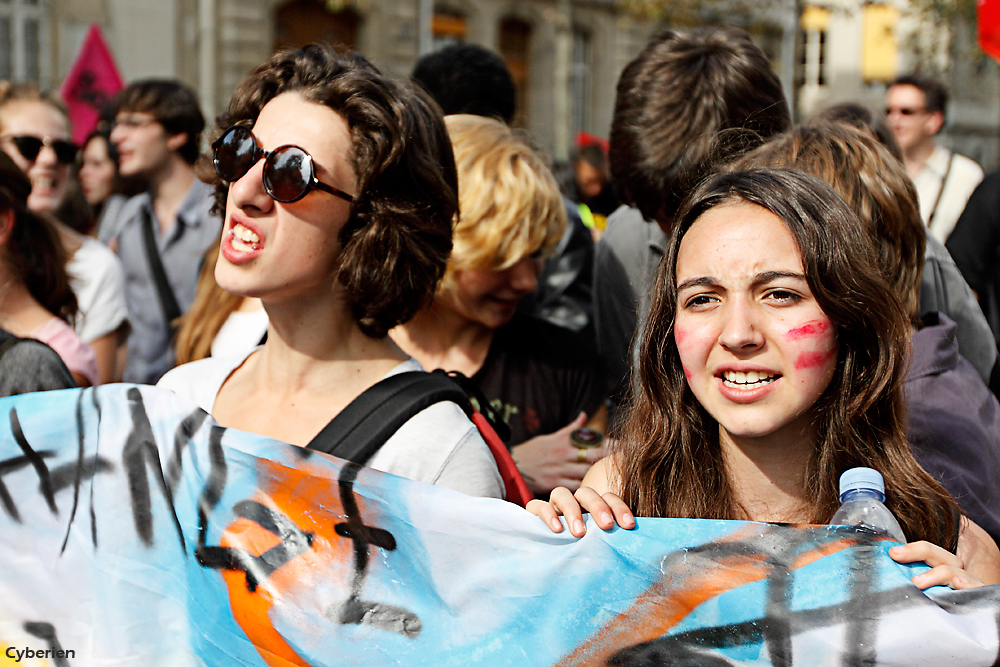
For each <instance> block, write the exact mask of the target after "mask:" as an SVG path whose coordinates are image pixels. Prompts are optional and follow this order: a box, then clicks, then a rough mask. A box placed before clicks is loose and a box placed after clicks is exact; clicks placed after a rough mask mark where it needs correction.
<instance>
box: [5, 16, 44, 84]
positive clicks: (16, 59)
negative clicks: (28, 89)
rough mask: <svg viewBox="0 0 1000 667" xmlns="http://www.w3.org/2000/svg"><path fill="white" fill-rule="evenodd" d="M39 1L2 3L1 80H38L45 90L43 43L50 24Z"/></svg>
mask: <svg viewBox="0 0 1000 667" xmlns="http://www.w3.org/2000/svg"><path fill="white" fill-rule="evenodd" d="M44 10H45V7H44V5H43V3H42V2H41V1H40V0H3V2H0V79H7V80H11V81H18V82H21V81H35V82H38V83H39V84H40V85H41V86H42V87H47V84H48V82H47V81H43V80H42V78H43V72H44V67H43V58H44V51H43V47H42V44H43V42H44V40H45V30H46V27H47V21H46V17H45V13H44Z"/></svg>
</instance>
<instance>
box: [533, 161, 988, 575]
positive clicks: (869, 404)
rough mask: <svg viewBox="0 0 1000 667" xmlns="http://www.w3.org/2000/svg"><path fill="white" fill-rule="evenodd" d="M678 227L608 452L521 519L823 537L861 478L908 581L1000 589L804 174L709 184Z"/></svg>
mask: <svg viewBox="0 0 1000 667" xmlns="http://www.w3.org/2000/svg"><path fill="white" fill-rule="evenodd" d="M677 220H678V223H677V225H676V227H675V231H674V233H673V234H672V235H671V238H670V241H669V243H668V246H667V252H666V255H665V256H664V261H663V263H662V264H661V266H660V273H659V276H658V278H657V284H656V288H655V294H654V297H653V303H652V306H651V310H650V314H649V319H648V321H647V323H646V326H645V328H644V331H646V332H648V335H646V336H645V337H644V339H643V341H642V342H641V353H640V355H639V368H638V388H637V391H636V396H635V397H634V399H633V403H632V405H631V407H630V411H629V414H628V416H627V418H626V422H625V424H624V427H623V430H622V437H621V440H620V443H619V446H618V448H617V450H616V451H614V452H613V453H612V455H610V456H608V457H607V458H605V459H603V460H602V461H600V462H599V463H598V464H596V465H595V466H594V467H593V468H592V469H591V471H590V472H589V473H588V474H587V476H586V478H585V479H584V481H583V486H582V487H581V488H580V489H579V490H578V491H577V493H576V495H575V496H574V495H573V494H572V493H570V492H569V491H568V490H567V489H556V490H555V491H553V493H552V496H551V501H550V502H549V503H543V502H541V501H532V503H531V504H529V509H530V510H531V511H533V512H534V513H535V514H537V515H539V516H541V517H542V518H543V519H544V520H545V521H546V522H547V523H548V524H549V526H550V528H551V529H552V530H554V531H556V532H559V531H561V530H562V526H561V524H560V522H559V519H558V515H559V514H562V515H564V516H565V517H566V520H567V522H568V524H569V528H570V532H571V533H572V534H573V535H577V536H580V535H582V534H583V533H584V532H585V530H586V529H585V526H584V525H583V522H582V520H581V507H582V508H583V509H585V510H587V511H589V512H590V513H591V516H592V517H593V518H594V520H595V522H596V523H597V525H598V526H600V527H602V528H605V529H607V528H611V527H612V526H613V525H614V524H615V523H616V522H617V523H618V525H621V526H622V527H625V528H632V527H634V526H635V519H634V518H633V514H632V511H633V510H634V511H635V514H636V515H639V516H666V517H686V518H711V519H740V520H750V521H769V522H782V523H785V522H791V523H819V524H823V523H829V521H830V518H831V517H832V516H833V513H834V512H835V511H836V509H837V507H838V504H839V503H838V498H837V495H838V479H839V476H840V474H841V473H842V472H844V471H845V470H847V469H849V468H854V467H857V466H866V467H871V468H875V469H877V470H878V471H879V472H881V473H882V476H883V477H884V479H885V483H886V504H887V505H888V507H889V509H890V510H892V511H893V513H894V514H895V516H896V518H897V519H898V520H899V523H900V525H901V526H902V528H903V531H904V533H905V534H906V536H907V537H908V538H909V539H910V540H913V541H911V542H910V543H908V544H906V545H900V546H896V547H893V548H892V549H891V550H890V552H889V553H890V555H891V556H892V557H893V558H894V559H895V560H897V561H900V562H914V561H924V562H926V563H927V564H928V565H931V566H932V568H933V569H932V570H930V571H929V572H926V573H924V574H921V575H918V576H916V577H914V583H915V584H916V585H917V586H919V587H921V588H926V587H929V586H932V585H936V584H944V585H949V586H951V587H953V588H967V587H970V586H974V585H979V584H981V583H997V582H1000V552H998V551H997V546H996V544H994V543H993V540H992V539H990V538H989V536H988V535H986V533H985V532H984V531H983V530H982V529H981V528H979V527H978V526H976V525H975V524H974V523H972V522H970V521H969V520H968V519H967V518H965V517H962V516H961V515H960V513H959V511H958V508H957V506H956V504H955V501H954V500H953V499H952V497H951V496H950V495H948V493H947V491H945V490H944V488H943V487H942V486H941V485H940V484H938V483H937V482H936V481H935V480H934V479H933V478H931V477H930V476H929V475H928V474H927V473H926V472H925V471H924V470H923V469H922V468H921V467H920V466H919V465H918V464H917V462H916V460H915V459H914V458H913V455H912V454H911V452H910V449H909V445H908V443H907V441H906V435H905V431H904V428H905V427H904V408H903V405H904V403H903V391H902V386H903V377H904V374H905V372H906V365H907V346H908V340H909V320H908V318H907V314H906V311H905V310H904V308H903V306H902V305H901V303H900V302H899V301H897V300H896V299H894V298H892V297H890V296H888V295H892V294H894V292H893V290H892V288H891V287H890V286H889V284H888V283H886V282H885V280H884V278H883V277H882V276H881V272H880V271H879V268H878V266H879V264H878V262H877V260H876V254H875V249H874V247H873V246H872V244H871V241H870V239H868V238H867V236H866V234H865V233H864V232H863V229H862V226H861V223H860V222H858V220H857V218H856V217H855V216H854V214H853V212H851V210H850V209H849V208H848V207H847V205H846V204H844V202H843V201H842V200H841V199H840V198H839V197H838V196H837V195H836V193H834V192H833V190H831V189H830V187H829V186H827V185H826V184H825V183H823V182H821V181H819V180H818V179H816V178H815V177H812V176H807V175H805V174H802V173H800V172H796V171H791V170H780V169H777V170H765V169H758V170H748V171H739V172H733V173H730V174H723V175H719V176H715V177H712V178H710V179H709V180H708V181H707V182H705V183H703V184H702V185H701V186H699V187H698V188H697V190H696V191H695V192H694V193H693V194H692V195H691V197H690V199H689V200H688V202H687V203H686V205H685V206H684V207H683V209H682V211H681V213H680V214H679V216H678V218H677ZM876 313H877V315H878V323H876V322H875V321H873V319H872V318H873V317H874V316H875V314H876ZM653 332H657V335H652V334H653ZM630 508H631V509H630Z"/></svg>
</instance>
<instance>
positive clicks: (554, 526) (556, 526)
mask: <svg viewBox="0 0 1000 667" xmlns="http://www.w3.org/2000/svg"><path fill="white" fill-rule="evenodd" d="M549 525H550V526H552V530H554V531H556V532H557V533H559V532H562V522H560V521H559V519H556V518H553V519H552V521H550V522H549Z"/></svg>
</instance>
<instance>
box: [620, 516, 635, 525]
mask: <svg viewBox="0 0 1000 667" xmlns="http://www.w3.org/2000/svg"><path fill="white" fill-rule="evenodd" d="M622 519H624V520H625V523H627V524H629V525H631V526H634V525H635V517H634V516H632V515H631V514H628V513H626V514H624V515H623V516H622Z"/></svg>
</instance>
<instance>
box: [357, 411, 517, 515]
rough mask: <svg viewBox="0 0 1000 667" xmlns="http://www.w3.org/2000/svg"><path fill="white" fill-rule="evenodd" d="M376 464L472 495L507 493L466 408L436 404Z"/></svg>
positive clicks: (400, 434) (407, 425)
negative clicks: (504, 491) (464, 410)
mask: <svg viewBox="0 0 1000 667" xmlns="http://www.w3.org/2000/svg"><path fill="white" fill-rule="evenodd" d="M370 465H371V467H372V468H375V469H377V470H381V471H383V472H388V473H391V474H394V475H399V476H401V477H406V478H408V479H413V480H416V481H419V482H426V483H428V484H435V485H438V486H445V487H448V488H451V489H455V490H456V491H461V492H463V493H465V494H468V495H472V496H486V497H494V498H501V497H503V481H502V480H501V479H500V474H499V472H498V471H497V467H496V463H495V461H494V459H493V455H492V453H490V450H489V448H488V447H487V446H486V442H485V441H484V440H483V438H482V436H480V434H479V430H478V429H477V428H476V426H475V424H473V423H472V422H471V421H470V420H469V418H468V417H467V416H466V414H465V412H463V411H462V409H461V408H460V407H459V406H458V405H456V404H455V403H452V402H450V401H442V402H440V403H435V404H434V405H431V406H430V407H428V408H425V409H424V410H421V411H420V412H418V413H417V414H416V415H414V416H413V417H411V418H410V419H409V420H408V421H407V422H406V423H405V424H403V425H402V426H401V427H400V428H399V430H398V431H396V433H395V434H393V436H392V437H391V438H389V439H388V440H387V441H386V443H385V445H383V446H382V448H381V449H379V451H378V453H376V454H375V456H374V457H373V458H372V460H371V461H370Z"/></svg>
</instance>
